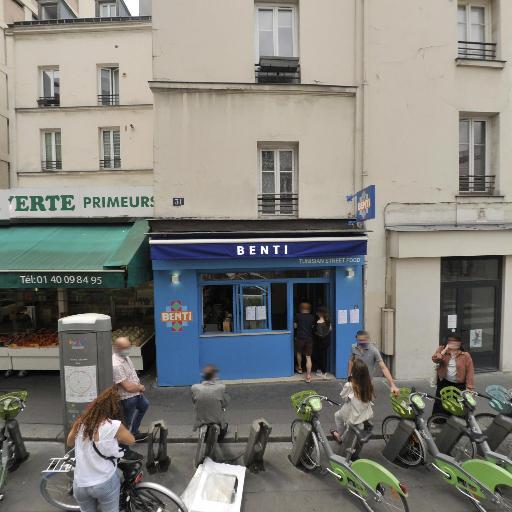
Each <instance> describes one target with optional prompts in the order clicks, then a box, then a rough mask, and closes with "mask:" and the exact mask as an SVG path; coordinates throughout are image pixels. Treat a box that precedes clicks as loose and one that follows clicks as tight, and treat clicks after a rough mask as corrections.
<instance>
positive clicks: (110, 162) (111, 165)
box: [100, 158, 121, 169]
mask: <svg viewBox="0 0 512 512" xmlns="http://www.w3.org/2000/svg"><path fill="white" fill-rule="evenodd" d="M120 167H121V159H120V158H105V159H103V160H100V169H119V168H120Z"/></svg>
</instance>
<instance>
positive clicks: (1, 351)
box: [0, 347, 12, 371]
mask: <svg viewBox="0 0 512 512" xmlns="http://www.w3.org/2000/svg"><path fill="white" fill-rule="evenodd" d="M6 370H12V362H11V356H10V354H9V349H8V348H7V347H0V371H6Z"/></svg>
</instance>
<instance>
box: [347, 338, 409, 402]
mask: <svg viewBox="0 0 512 512" xmlns="http://www.w3.org/2000/svg"><path fill="white" fill-rule="evenodd" d="M356 340H357V343H356V344H355V345H352V355H351V357H350V360H349V362H348V375H349V378H350V376H351V375H352V366H353V365H354V361H355V360H356V359H361V360H362V361H363V362H364V363H365V364H366V366H368V371H369V372H370V377H371V378H372V379H373V378H374V377H375V370H376V369H377V366H378V367H379V368H380V369H381V371H382V375H384V378H385V379H386V380H387V381H388V384H389V387H390V388H391V392H392V393H393V394H394V395H398V394H399V393H400V390H399V389H398V387H397V386H396V384H395V381H394V380H393V376H392V375H391V372H390V371H389V369H388V367H387V366H386V364H385V363H384V361H383V360H382V356H381V355H380V352H379V349H378V348H377V347H376V346H375V345H374V344H373V343H371V341H370V334H369V333H368V332H367V331H357V333H356Z"/></svg>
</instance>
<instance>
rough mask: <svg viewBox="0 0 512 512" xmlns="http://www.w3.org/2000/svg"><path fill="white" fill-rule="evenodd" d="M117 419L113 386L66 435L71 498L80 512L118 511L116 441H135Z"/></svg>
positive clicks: (116, 395)
mask: <svg viewBox="0 0 512 512" xmlns="http://www.w3.org/2000/svg"><path fill="white" fill-rule="evenodd" d="M120 418H121V397H120V396H119V393H118V391H117V389H116V387H115V386H113V387H111V388H109V389H107V390H106V391H103V393H101V394H100V395H99V396H98V398H96V400H94V402H92V404H91V405H90V406H89V407H88V408H87V410H86V411H85V412H84V413H83V414H82V415H81V416H80V417H79V418H78V419H77V420H76V421H75V423H74V424H73V427H72V428H71V431H70V432H69V435H68V438H67V444H68V446H74V447H75V468H74V480H73V495H74V497H75V500H76V502H77V503H78V506H79V507H80V510H81V512H97V511H99V510H100V508H101V512H119V494H120V487H121V483H120V478H119V474H118V472H117V462H118V459H120V458H121V457H122V456H123V451H122V449H121V448H120V446H119V442H121V443H124V444H125V445H129V444H133V443H134V442H135V438H134V437H133V435H132V434H131V433H130V432H129V431H128V429H127V428H126V427H125V426H124V425H123V424H122V423H121V421H120Z"/></svg>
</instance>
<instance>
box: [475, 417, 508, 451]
mask: <svg viewBox="0 0 512 512" xmlns="http://www.w3.org/2000/svg"><path fill="white" fill-rule="evenodd" d="M495 417H496V415H495V414H491V413H488V412H484V413H481V414H477V415H476V416H475V419H476V421H477V422H478V425H479V426H480V428H481V429H482V432H483V433H484V434H485V432H486V431H487V429H488V428H489V426H490V425H491V423H492V422H493V421H494V418H495ZM489 441H490V443H489V444H490V445H491V450H493V451H495V452H498V453H502V454H503V455H506V456H507V457H511V456H512V434H509V435H508V436H507V437H505V439H504V440H503V441H502V442H501V443H500V444H499V445H498V446H493V445H492V440H489Z"/></svg>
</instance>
